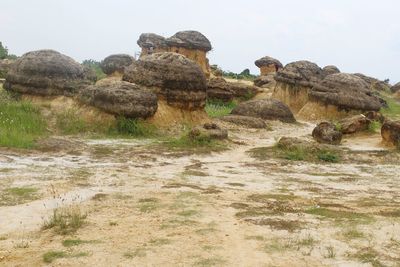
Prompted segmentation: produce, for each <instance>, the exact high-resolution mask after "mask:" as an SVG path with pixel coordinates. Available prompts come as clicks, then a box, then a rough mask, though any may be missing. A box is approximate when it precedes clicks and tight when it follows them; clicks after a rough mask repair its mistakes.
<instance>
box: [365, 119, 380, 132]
mask: <svg viewBox="0 0 400 267" xmlns="http://www.w3.org/2000/svg"><path fill="white" fill-rule="evenodd" d="M381 128H382V124H381V123H380V122H379V121H372V122H371V123H370V124H369V125H368V131H369V132H371V133H376V132H380V130H381Z"/></svg>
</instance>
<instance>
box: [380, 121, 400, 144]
mask: <svg viewBox="0 0 400 267" xmlns="http://www.w3.org/2000/svg"><path fill="white" fill-rule="evenodd" d="M381 135H382V139H383V141H384V142H385V143H386V144H389V145H394V146H397V147H399V146H400V121H386V122H385V123H384V124H383V125H382V129H381Z"/></svg>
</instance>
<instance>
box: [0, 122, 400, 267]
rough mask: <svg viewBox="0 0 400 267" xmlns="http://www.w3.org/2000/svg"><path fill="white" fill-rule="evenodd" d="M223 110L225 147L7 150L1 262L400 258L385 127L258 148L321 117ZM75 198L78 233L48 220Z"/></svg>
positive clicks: (108, 144) (84, 144)
mask: <svg viewBox="0 0 400 267" xmlns="http://www.w3.org/2000/svg"><path fill="white" fill-rule="evenodd" d="M220 123H221V124H223V125H224V126H225V127H228V128H229V129H230V142H229V149H228V150H226V151H223V152H219V153H215V152H212V153H211V152H210V153H195V151H190V152H187V153H177V152H175V151H170V150H168V149H165V148H162V147H161V146H160V145H158V144H157V143H158V142H159V141H157V140H114V139H113V140H87V139H79V138H72V137H71V138H67V137H54V138H52V139H51V140H50V141H49V142H47V143H46V146H44V148H42V150H32V151H26V150H12V149H2V150H0V194H1V195H2V197H0V203H1V204H0V265H1V266H43V265H47V264H48V265H50V266H400V265H399V263H400V178H399V177H400V176H399V173H400V164H399V163H400V161H399V156H398V153H397V152H395V151H388V150H386V148H384V147H382V146H381V144H380V136H379V134H377V135H372V134H370V135H362V136H355V137H347V138H346V140H345V142H344V143H343V145H342V146H341V148H340V149H343V151H344V152H343V153H345V154H346V155H347V156H346V157H344V158H343V159H342V161H341V162H339V163H322V162H304V161H290V160H286V159H280V158H276V157H274V156H273V155H271V156H267V157H265V158H262V159H260V158H254V157H252V155H251V153H249V151H250V150H251V149H254V148H260V147H272V146H274V144H275V143H276V140H277V139H278V138H280V137H282V136H293V137H299V138H301V139H310V133H311V131H312V129H313V127H314V125H312V124H308V123H301V124H283V123H280V122H273V123H271V127H272V131H271V130H244V129H242V128H238V127H237V126H233V125H231V124H228V123H222V122H220ZM52 148H53V149H52ZM203 152H204V151H203ZM12 188H14V189H13V190H11V191H10V189H12ZM16 188H17V189H18V188H19V189H20V190H17V189H16ZM21 188H22V189H21ZM13 194H14V195H13ZM5 196H7V197H5ZM72 207H73V208H74V209H76V208H78V209H79V210H80V211H81V212H82V213H84V214H86V215H87V216H86V218H85V221H84V224H83V225H82V226H81V227H79V229H77V231H76V232H74V233H69V234H67V235H62V234H60V233H58V232H56V231H55V229H46V230H43V229H42V226H43V225H44V222H45V221H48V220H49V219H50V218H51V216H52V215H53V211H54V209H70V208H71V209H72ZM65 240H79V241H77V242H76V245H73V246H66V245H65V243H64V245H63V241H65ZM54 251H58V252H59V251H61V252H63V254H60V255H61V256H59V257H58V258H55V259H54V260H53V261H52V262H50V263H46V262H45V261H44V258H43V256H44V255H45V254H46V253H48V252H54Z"/></svg>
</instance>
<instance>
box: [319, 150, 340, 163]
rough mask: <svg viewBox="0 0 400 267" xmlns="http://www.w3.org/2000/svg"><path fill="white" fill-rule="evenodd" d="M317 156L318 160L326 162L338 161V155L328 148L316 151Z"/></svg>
mask: <svg viewBox="0 0 400 267" xmlns="http://www.w3.org/2000/svg"><path fill="white" fill-rule="evenodd" d="M317 157H318V159H319V160H321V161H326V162H332V163H337V162H339V161H340V156H339V155H338V154H337V153H335V152H333V151H328V150H321V151H318V152H317Z"/></svg>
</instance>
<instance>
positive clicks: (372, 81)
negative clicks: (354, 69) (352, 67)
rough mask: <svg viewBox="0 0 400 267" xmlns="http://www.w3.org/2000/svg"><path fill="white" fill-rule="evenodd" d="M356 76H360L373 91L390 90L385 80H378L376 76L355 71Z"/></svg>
mask: <svg viewBox="0 0 400 267" xmlns="http://www.w3.org/2000/svg"><path fill="white" fill-rule="evenodd" d="M354 75H355V76H357V77H360V78H361V79H363V80H364V82H366V83H367V84H368V86H369V87H370V89H371V90H375V91H389V90H390V85H389V84H388V83H387V82H384V81H380V80H378V79H376V78H373V77H370V76H367V75H364V74H362V73H355V74H354Z"/></svg>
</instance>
